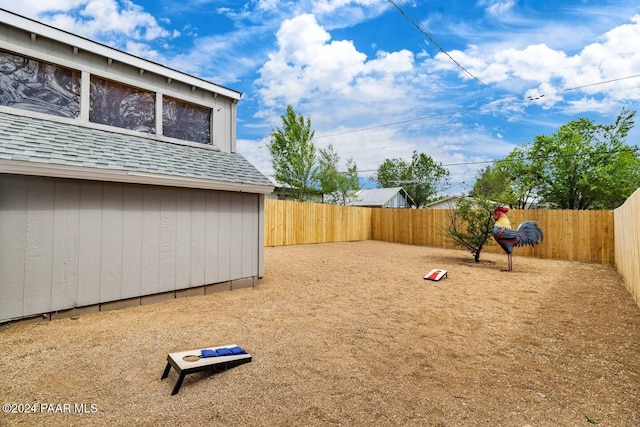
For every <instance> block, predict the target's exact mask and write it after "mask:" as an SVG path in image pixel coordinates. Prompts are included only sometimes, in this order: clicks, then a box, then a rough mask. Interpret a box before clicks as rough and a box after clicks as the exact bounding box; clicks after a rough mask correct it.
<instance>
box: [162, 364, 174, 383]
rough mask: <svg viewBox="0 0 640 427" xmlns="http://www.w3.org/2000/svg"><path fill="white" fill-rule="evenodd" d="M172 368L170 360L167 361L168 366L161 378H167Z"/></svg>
mask: <svg viewBox="0 0 640 427" xmlns="http://www.w3.org/2000/svg"><path fill="white" fill-rule="evenodd" d="M170 369H171V365H170V364H169V362H167V367H166V368H164V372H163V373H162V376H161V377H160V379H161V380H163V379H165V378H167V377H168V376H169V370H170Z"/></svg>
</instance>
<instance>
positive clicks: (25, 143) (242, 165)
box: [0, 111, 273, 194]
mask: <svg viewBox="0 0 640 427" xmlns="http://www.w3.org/2000/svg"><path fill="white" fill-rule="evenodd" d="M0 141H2V144H1V145H0V172H4V173H15V174H23V175H41V176H55V177H61V178H76V179H92V180H100V181H115V182H130V183H139V184H152V185H164V186H177V187H192V188H206V189H215V190H227V191H242V192H251V193H262V194H268V193H271V192H272V191H273V184H272V183H271V181H269V179H268V178H267V177H266V176H264V175H263V174H262V173H261V172H260V171H258V169H256V168H255V166H253V165H252V164H251V163H249V162H248V161H247V160H246V159H245V158H244V157H242V156H241V155H240V154H237V153H225V152H220V151H216V150H213V149H211V148H209V146H204V145H203V147H198V146H193V145H182V144H172V143H167V142H163V141H156V140H153V139H151V138H148V137H144V136H136V135H129V134H126V133H117V132H110V131H105V130H100V129H93V128H90V127H85V126H79V125H75V124H67V123H63V122H60V121H52V120H46V119H40V118H33V117H28V116H22V115H17V114H11V113H6V112H3V111H0Z"/></svg>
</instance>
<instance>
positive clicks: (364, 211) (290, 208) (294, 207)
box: [264, 199, 371, 246]
mask: <svg viewBox="0 0 640 427" xmlns="http://www.w3.org/2000/svg"><path fill="white" fill-rule="evenodd" d="M264 234H265V236H264V244H265V246H283V245H297V244H304V243H330V242H348V241H352V240H371V212H370V209H369V208H360V207H353V206H337V205H329V204H324V203H302V202H293V201H290V200H270V199H267V200H265V206H264Z"/></svg>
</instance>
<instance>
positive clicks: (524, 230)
mask: <svg viewBox="0 0 640 427" xmlns="http://www.w3.org/2000/svg"><path fill="white" fill-rule="evenodd" d="M507 212H509V208H506V207H502V206H499V207H497V208H496V209H495V210H494V211H493V219H495V220H496V222H495V224H494V226H493V238H494V239H496V242H498V244H499V245H500V246H501V247H502V249H504V251H505V252H506V253H507V256H508V257H509V261H508V270H507V271H512V270H513V266H512V264H511V252H513V248H514V246H527V245H530V246H533V245H537V244H538V243H540V242H542V240H543V239H544V235H543V234H542V230H541V229H540V227H538V223H537V222H536V221H525V222H523V223H522V224H520V225H519V226H518V229H517V230H512V229H511V223H510V222H509V218H507V215H506V213H507Z"/></svg>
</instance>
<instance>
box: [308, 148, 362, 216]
mask: <svg viewBox="0 0 640 427" xmlns="http://www.w3.org/2000/svg"><path fill="white" fill-rule="evenodd" d="M339 161H340V157H339V156H338V153H336V151H335V150H334V148H333V145H329V146H328V147H327V148H326V149H322V148H321V149H320V150H319V154H318V168H317V171H316V180H317V181H318V182H319V183H320V190H321V191H322V193H323V194H324V195H325V197H326V201H327V202H329V203H335V204H339V205H346V204H347V203H348V202H350V201H354V200H356V199H357V196H356V193H357V192H358V190H360V184H359V182H358V166H357V165H356V164H355V162H354V161H353V159H351V158H350V159H348V160H347V170H346V172H340V171H338V162H339Z"/></svg>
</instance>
